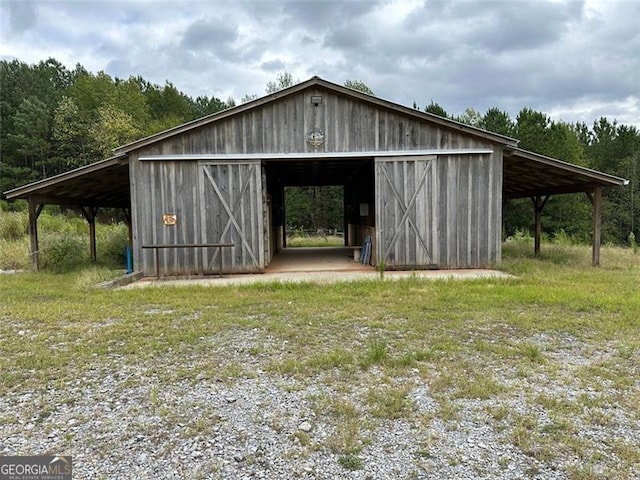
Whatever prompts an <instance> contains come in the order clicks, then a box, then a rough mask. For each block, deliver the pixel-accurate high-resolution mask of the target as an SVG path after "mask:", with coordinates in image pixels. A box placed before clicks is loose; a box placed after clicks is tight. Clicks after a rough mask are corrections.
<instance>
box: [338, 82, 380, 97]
mask: <svg viewBox="0 0 640 480" xmlns="http://www.w3.org/2000/svg"><path fill="white" fill-rule="evenodd" d="M344 86H345V87H347V88H350V89H351V90H357V91H359V92H362V93H366V94H367V95H373V96H375V93H373V90H371V89H370V88H369V86H368V85H367V84H366V83H364V82H363V81H362V80H347V81H345V82H344Z"/></svg>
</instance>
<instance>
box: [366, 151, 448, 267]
mask: <svg viewBox="0 0 640 480" xmlns="http://www.w3.org/2000/svg"><path fill="white" fill-rule="evenodd" d="M435 158H436V157H435V156H428V157H427V156H425V157H385V158H376V164H375V182H376V244H377V263H378V265H380V264H381V262H384V267H385V268H394V267H395V268H407V267H417V268H425V267H428V266H432V265H433V263H434V262H433V258H434V257H433V252H432V246H433V244H434V242H433V230H434V228H433V226H434V208H433V195H431V191H432V183H433V181H434V176H435V172H434V170H435V168H434V165H435V163H436V162H435Z"/></svg>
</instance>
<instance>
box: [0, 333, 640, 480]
mask: <svg viewBox="0 0 640 480" xmlns="http://www.w3.org/2000/svg"><path fill="white" fill-rule="evenodd" d="M547 340H548V339H542V340H541V341H547ZM200 341H201V342H205V343H206V344H208V345H210V352H211V355H204V356H203V355H199V354H191V353H189V352H170V353H169V354H167V355H165V356H163V357H162V358H155V359H152V360H148V361H144V362H137V361H135V360H132V359H131V358H126V357H120V356H114V355H107V356H106V357H103V358H101V359H100V361H98V360H96V362H95V365H85V366H82V368H80V366H78V372H79V374H78V376H77V378H75V379H73V380H72V381H70V382H66V383H60V382H55V383H50V384H49V385H48V386H47V388H46V389H45V390H41V391H40V390H32V389H31V388H30V385H28V384H27V385H24V388H20V389H18V390H17V391H13V392H11V393H8V394H6V395H5V396H3V397H2V398H0V412H1V413H0V453H1V454H6V455H15V454H21V455H26V454H34V453H38V454H45V453H49V454H53V453H63V452H64V453H69V454H71V455H72V456H73V468H74V479H85V478H86V479H89V478H91V479H173V478H176V479H177V478H180V479H182V478H189V479H192V478H215V479H218V478H220V479H256V478H257V479H293V478H309V479H481V478H486V479H517V478H523V479H524V478H527V479H529V478H534V479H562V478H578V477H577V476H575V475H574V476H569V475H568V474H567V472H571V471H572V470H571V469H572V468H574V470H573V471H578V472H579V471H582V470H580V464H581V461H582V460H581V459H580V458H578V457H576V456H575V455H572V454H571V453H570V452H568V453H566V454H562V455H559V456H557V457H554V458H551V459H549V458H546V457H545V456H544V455H542V454H539V455H538V454H536V453H535V452H532V451H526V448H523V445H524V443H525V442H526V439H522V441H521V442H520V443H518V442H517V441H514V438H516V439H517V437H515V436H514V428H513V421H512V422H511V423H510V422H509V421H508V418H513V416H514V415H521V416H522V418H530V419H532V421H533V422H534V424H535V425H537V427H536V428H538V427H539V426H540V425H542V429H543V431H544V426H545V425H547V424H548V425H554V424H553V422H552V419H551V418H549V415H548V414H547V413H545V409H543V408H540V407H539V406H538V405H536V404H534V403H532V402H531V398H532V397H531V395H529V393H531V392H533V393H535V394H544V393H547V394H549V395H554V396H555V398H558V399H566V398H577V397H580V396H590V395H591V396H594V395H596V392H594V391H593V390H592V389H590V388H589V387H585V386H580V385H578V384H574V383H572V382H571V375H572V373H571V368H572V366H577V365H584V363H585V362H597V361H598V357H597V355H596V357H594V356H593V352H589V356H586V355H585V354H584V352H581V350H580V346H579V345H571V341H570V340H568V344H567V348H566V349H565V351H564V353H561V354H559V355H560V356H557V358H554V357H553V356H550V357H549V358H550V361H557V362H562V363H563V364H564V365H565V372H564V373H563V374H562V375H563V378H565V379H566V380H567V383H565V384H563V385H562V386H559V385H558V383H557V381H556V380H550V379H549V378H546V377H545V376H544V375H540V376H537V377H536V376H530V377H526V378H522V377H521V376H519V375H518V372H513V371H502V372H496V373H497V375H498V378H500V379H501V382H503V383H504V385H507V386H508V387H509V393H508V394H505V395H499V396H492V397H490V398H485V399H473V398H457V399H452V401H451V403H450V404H449V405H448V407H447V410H446V411H445V410H443V408H444V407H445V406H444V405H443V404H442V396H440V397H437V396H434V395H432V392H431V390H430V388H429V387H428V386H427V384H426V382H425V381H424V378H425V372H424V371H423V370H419V369H417V368H416V369H411V370H410V371H409V373H408V374H406V375H403V376H395V377H388V376H386V375H385V373H384V372H383V371H382V370H381V369H380V368H378V367H372V368H370V369H368V370H367V371H363V372H361V373H359V374H356V375H350V376H347V377H344V376H342V375H341V373H340V372H339V371H338V370H329V371H325V372H322V373H320V374H318V375H312V376H301V377H300V376H296V375H287V374H279V373H278V372H274V371H272V370H269V369H268V368H267V367H268V365H269V362H270V361H271V360H272V358H271V357H272V355H277V352H278V351H279V348H280V347H282V348H286V346H281V345H276V344H275V343H276V340H275V339H273V338H270V337H265V336H264V335H263V333H262V332H258V331H255V330H248V331H241V330H238V331H236V332H225V333H223V334H220V335H216V336H212V337H211V338H202V339H200ZM265 345H266V346H267V347H268V348H264V347H265ZM265 352H273V353H265ZM599 355H606V352H600V354H599ZM105 358H106V360H105ZM212 362H213V368H211V367H212ZM216 362H219V363H216ZM216 367H217V368H216ZM216 371H217V372H218V373H216ZM212 372H213V373H212ZM437 374H438V372H433V375H437ZM36 380H37V379H34V384H37V382H36ZM383 383H384V384H387V385H391V386H393V385H402V386H403V388H405V391H406V397H405V400H406V403H405V404H403V405H401V406H400V407H399V408H396V409H395V410H391V411H392V412H397V413H398V415H376V414H375V410H374V409H372V408H368V409H367V408H365V405H366V403H367V400H366V399H367V398H369V399H370V398H371V392H372V388H373V389H376V388H378V386H380V385H382V384H383ZM438 398H439V399H440V400H438ZM391 407H393V406H391ZM447 412H448V413H449V414H447ZM587 413H588V414H584V415H583V414H581V415H578V416H577V418H576V419H575V422H576V423H575V424H576V426H577V427H578V429H577V431H576V432H575V434H576V435H577V436H579V437H581V438H583V439H586V440H588V441H589V442H592V444H594V445H596V446H597V448H598V449H600V450H598V451H594V455H600V456H601V457H602V458H600V460H599V463H598V464H599V465H602V466H603V468H605V467H606V468H615V462H616V457H615V455H613V454H608V453H607V452H608V451H610V448H609V447H610V446H611V445H612V443H613V442H615V441H624V442H627V443H628V445H629V446H630V448H632V447H634V446H638V445H640V425H638V423H637V411H636V412H633V411H630V410H628V409H625V408H622V407H619V406H616V405H615V404H614V403H611V402H604V403H602V402H601V403H597V404H596V403H594V406H593V410H592V411H590V412H587ZM604 414H606V415H607V418H608V419H609V421H607V422H603V421H589V420H586V419H589V418H596V416H597V415H604ZM394 416H395V417H396V418H393V417H394ZM516 444H518V446H517V445H516ZM608 446H609V447H608ZM603 452H604V453H603ZM596 460H597V459H596ZM634 468H635V469H634ZM627 473H628V474H630V475H631V476H626V475H627ZM634 475H640V467H639V466H637V465H636V466H635V467H633V466H632V470H631V471H627V472H626V473H625V474H624V476H621V477H620V478H632V477H633V476H634ZM589 478H599V477H598V471H593V476H592V477H589ZM636 478H638V477H636Z"/></svg>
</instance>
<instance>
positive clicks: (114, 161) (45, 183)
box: [3, 154, 129, 200]
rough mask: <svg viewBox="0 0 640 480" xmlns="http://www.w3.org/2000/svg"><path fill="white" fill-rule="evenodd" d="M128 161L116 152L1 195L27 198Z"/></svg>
mask: <svg viewBox="0 0 640 480" xmlns="http://www.w3.org/2000/svg"><path fill="white" fill-rule="evenodd" d="M128 161H129V159H128V157H127V156H126V155H124V154H118V155H115V156H113V157H109V158H106V159H104V160H100V161H98V162H94V163H90V164H89V165H84V166H82V167H79V168H76V169H74V170H70V171H68V172H64V173H60V174H58V175H55V176H53V177H49V178H44V179H42V180H38V181H36V182H32V183H29V184H27V185H23V186H21V187H17V188H14V189H11V190H8V191H6V192H4V193H3V195H4V197H5V198H6V199H7V200H19V199H22V198H28V197H29V194H30V193H33V192H35V191H36V190H39V189H42V188H45V187H49V186H51V185H55V184H56V183H59V182H61V181H64V180H68V179H71V178H75V177H78V176H81V175H84V174H87V173H91V172H93V171H96V170H101V169H103V168H107V167H111V166H113V165H118V164H120V165H124V164H126V163H127V162H128Z"/></svg>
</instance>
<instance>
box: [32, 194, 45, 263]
mask: <svg viewBox="0 0 640 480" xmlns="http://www.w3.org/2000/svg"><path fill="white" fill-rule="evenodd" d="M43 208H44V205H42V204H38V203H37V202H36V201H35V200H34V199H33V198H32V197H29V238H30V240H31V264H32V265H33V269H34V270H35V271H36V272H37V271H38V270H39V269H40V258H39V257H40V252H39V247H38V217H39V216H40V213H42V209H43Z"/></svg>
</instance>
